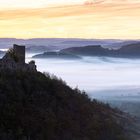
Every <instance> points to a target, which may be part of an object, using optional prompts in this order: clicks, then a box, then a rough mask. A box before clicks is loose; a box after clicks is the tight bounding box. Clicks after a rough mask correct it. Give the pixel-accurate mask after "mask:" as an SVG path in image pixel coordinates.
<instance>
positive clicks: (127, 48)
mask: <svg viewBox="0 0 140 140" xmlns="http://www.w3.org/2000/svg"><path fill="white" fill-rule="evenodd" d="M60 52H61V53H70V54H75V55H85V56H111V57H140V43H132V44H128V45H123V46H121V47H120V48H118V49H109V48H103V47H102V46H101V45H89V46H84V47H71V48H67V49H62V50H61V51H60Z"/></svg>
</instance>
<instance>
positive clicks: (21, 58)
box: [13, 44, 25, 63]
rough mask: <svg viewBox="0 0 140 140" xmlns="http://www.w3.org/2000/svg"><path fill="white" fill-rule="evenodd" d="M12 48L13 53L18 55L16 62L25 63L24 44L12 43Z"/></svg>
mask: <svg viewBox="0 0 140 140" xmlns="http://www.w3.org/2000/svg"><path fill="white" fill-rule="evenodd" d="M13 49H14V52H15V54H16V55H17V56H18V62H19V63H25V46H19V45H16V44H14V46H13Z"/></svg>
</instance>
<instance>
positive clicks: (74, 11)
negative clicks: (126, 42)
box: [0, 0, 140, 39]
mask: <svg viewBox="0 0 140 140" xmlns="http://www.w3.org/2000/svg"><path fill="white" fill-rule="evenodd" d="M0 37H1V38H4V37H9V38H11V37H12V38H90V39H92V38H97V39H98V38H99V39H140V0H88V1H87V0H0Z"/></svg>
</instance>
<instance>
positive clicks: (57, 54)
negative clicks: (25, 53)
mask: <svg viewBox="0 0 140 140" xmlns="http://www.w3.org/2000/svg"><path fill="white" fill-rule="evenodd" d="M33 58H57V59H80V58H81V57H80V56H78V55H74V54H69V53H63V52H44V53H41V54H37V55H34V56H33Z"/></svg>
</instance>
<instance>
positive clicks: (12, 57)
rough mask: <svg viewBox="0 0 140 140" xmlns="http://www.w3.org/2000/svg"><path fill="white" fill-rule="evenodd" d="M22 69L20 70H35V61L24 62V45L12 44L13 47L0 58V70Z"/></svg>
mask: <svg viewBox="0 0 140 140" xmlns="http://www.w3.org/2000/svg"><path fill="white" fill-rule="evenodd" d="M1 69H10V70H13V71H15V70H22V71H36V65H35V62H34V61H32V62H29V64H26V63H25V46H19V45H16V44H14V45H13V48H11V49H9V50H8V51H7V53H6V54H5V56H4V57H3V58H2V59H0V70H1Z"/></svg>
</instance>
